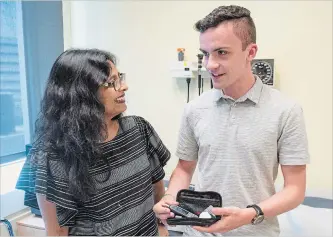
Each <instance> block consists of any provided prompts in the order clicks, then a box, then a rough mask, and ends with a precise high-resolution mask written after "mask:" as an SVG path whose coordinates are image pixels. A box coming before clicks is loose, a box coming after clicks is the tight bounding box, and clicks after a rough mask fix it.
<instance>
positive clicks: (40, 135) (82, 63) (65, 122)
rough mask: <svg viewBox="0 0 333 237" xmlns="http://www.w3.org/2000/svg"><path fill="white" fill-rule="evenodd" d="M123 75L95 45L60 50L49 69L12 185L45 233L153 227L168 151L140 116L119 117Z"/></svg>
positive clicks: (132, 231)
mask: <svg viewBox="0 0 333 237" xmlns="http://www.w3.org/2000/svg"><path fill="white" fill-rule="evenodd" d="M124 79H125V77H124V74H122V73H119V72H118V70H117V68H116V66H115V57H114V56H112V55H111V54H109V53H107V52H105V51H101V50H95V49H93V50H79V49H73V50H68V51H65V52H64V53H62V54H61V55H60V56H59V58H58V59H57V60H56V61H55V63H54V65H53V67H52V69H51V73H50V77H49V80H48V83H47V87H46V91H45V95H44V98H43V101H42V107H41V113H40V117H39V119H38V120H37V128H36V139H35V141H34V143H33V148H32V149H31V151H30V155H29V157H28V159H27V161H26V163H25V165H24V167H23V169H22V171H21V174H20V178H19V180H18V183H17V188H18V189H23V190H25V191H26V199H25V203H26V205H28V206H31V207H35V208H36V207H39V209H40V211H41V214H42V217H43V220H44V222H45V227H46V231H47V234H48V235H52V236H56V235H127V236H135V235H145V236H154V235H157V233H158V226H157V220H156V217H155V215H154V212H153V211H152V208H153V205H154V203H156V202H158V201H159V200H160V198H161V197H162V196H163V194H164V185H163V180H162V179H163V177H164V175H165V173H164V170H163V167H164V166H165V164H166V162H167V161H168V160H169V158H170V152H169V151H168V149H167V148H166V147H165V146H164V144H163V143H162V141H161V140H160V138H159V136H158V135H157V134H156V132H155V131H154V129H153V127H152V126H151V125H150V124H149V123H148V122H147V121H146V120H144V119H143V118H141V117H137V116H128V117H126V116H122V113H123V112H124V111H125V110H126V108H127V107H126V104H125V92H126V91H127V89H128V87H127V85H126V83H125V80H124ZM36 199H37V201H38V206H37V202H36Z"/></svg>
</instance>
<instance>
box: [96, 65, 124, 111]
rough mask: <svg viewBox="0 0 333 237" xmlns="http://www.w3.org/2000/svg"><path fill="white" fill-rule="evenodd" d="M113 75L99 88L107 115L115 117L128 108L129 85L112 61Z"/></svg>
mask: <svg viewBox="0 0 333 237" xmlns="http://www.w3.org/2000/svg"><path fill="white" fill-rule="evenodd" d="M109 63H110V66H111V75H110V76H109V78H108V81H107V83H105V84H104V85H102V86H101V87H100V88H99V96H100V100H101V102H102V103H103V105H104V107H105V116H106V117H107V118H113V117H115V116H117V115H119V114H121V113H123V112H124V111H125V110H126V109H127V105H126V103H125V102H126V101H125V91H127V90H128V86H127V84H126V82H125V81H124V79H123V80H122V76H121V74H120V73H119V72H118V70H117V68H116V67H115V65H114V64H113V63H112V62H111V61H110V62H109Z"/></svg>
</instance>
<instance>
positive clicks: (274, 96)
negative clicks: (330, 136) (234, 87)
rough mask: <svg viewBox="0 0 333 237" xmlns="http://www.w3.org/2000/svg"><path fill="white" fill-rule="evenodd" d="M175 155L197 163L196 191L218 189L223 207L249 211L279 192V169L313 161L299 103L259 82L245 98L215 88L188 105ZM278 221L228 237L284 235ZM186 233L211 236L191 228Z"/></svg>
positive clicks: (257, 81) (270, 220) (231, 232)
mask: <svg viewBox="0 0 333 237" xmlns="http://www.w3.org/2000/svg"><path fill="white" fill-rule="evenodd" d="M176 155H177V157H178V158H179V159H182V160H188V161H195V160H196V161H197V162H198V164H197V167H198V183H196V190H199V191H200V190H201V191H207V190H210V191H217V192H219V193H220V194H221V195H222V199H223V206H225V207H227V206H236V207H240V208H244V207H246V206H247V205H249V204H254V203H259V202H261V201H263V200H265V199H267V198H269V197H270V196H272V195H274V194H275V187H274V181H275V180H276V177H277V173H278V165H279V164H281V165H304V164H307V163H309V154H308V144H307V135H306V130H305V125H304V118H303V112H302V108H301V107H300V105H298V104H297V103H296V102H295V101H293V100H291V99H289V98H287V97H286V96H284V95H283V94H281V93H280V92H279V91H278V90H276V89H273V88H270V87H269V86H266V85H264V84H263V83H262V82H261V80H260V79H258V78H257V79H256V82H255V84H254V85H253V87H252V88H251V89H250V90H249V91H248V92H247V93H246V94H245V95H244V96H243V97H241V98H239V99H237V100H233V99H232V98H231V97H228V96H226V95H224V94H223V92H222V91H221V90H215V89H213V90H210V91H207V92H205V93H204V94H202V95H201V96H200V97H198V98H197V99H195V100H193V101H191V102H190V103H188V104H187V105H186V107H185V110H184V114H183V117H182V121H181V127H180V132H179V139H178V146H177V150H176ZM279 232H280V231H279V224H278V220H277V218H276V217H275V218H270V219H266V220H264V221H263V222H262V223H261V224H259V225H256V226H253V225H246V226H243V227H241V228H238V229H237V230H233V231H230V232H228V233H226V234H224V236H227V235H233V236H235V235H256V236H277V235H279ZM185 235H192V236H193V235H201V236H210V235H209V234H207V233H205V234H204V233H199V232H196V231H195V230H193V229H192V228H189V227H188V228H185Z"/></svg>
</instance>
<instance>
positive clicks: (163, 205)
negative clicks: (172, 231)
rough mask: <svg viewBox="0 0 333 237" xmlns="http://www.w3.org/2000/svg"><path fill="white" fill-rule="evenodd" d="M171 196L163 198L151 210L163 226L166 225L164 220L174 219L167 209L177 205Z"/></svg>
mask: <svg viewBox="0 0 333 237" xmlns="http://www.w3.org/2000/svg"><path fill="white" fill-rule="evenodd" d="M178 204H179V203H178V202H176V201H175V200H174V198H173V196H171V195H166V196H164V197H163V198H162V199H161V200H160V201H159V202H158V203H156V204H155V206H154V208H153V210H154V212H155V214H156V217H157V218H159V219H160V220H161V221H162V223H163V224H164V225H167V223H166V219H168V218H170V217H174V216H175V215H174V214H173V213H172V212H171V211H170V209H169V208H168V207H167V206H168V205H178Z"/></svg>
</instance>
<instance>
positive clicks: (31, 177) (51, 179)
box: [16, 148, 78, 226]
mask: <svg viewBox="0 0 333 237" xmlns="http://www.w3.org/2000/svg"><path fill="white" fill-rule="evenodd" d="M32 149H33V148H32ZM16 189H20V190H23V191H25V198H24V204H25V205H26V206H28V207H32V208H36V209H39V207H38V203H37V197H36V194H41V195H44V196H45V197H46V200H48V201H49V202H52V203H54V204H55V205H56V210H57V217H58V222H59V225H60V226H72V225H74V223H75V222H74V217H75V215H76V214H77V212H78V210H77V204H76V201H74V197H73V195H71V194H70V192H69V190H68V176H67V175H66V172H65V169H64V165H63V164H62V163H61V162H60V161H59V160H57V159H52V158H51V157H50V156H44V155H41V154H40V153H39V154H37V153H33V155H31V153H30V154H29V155H28V156H27V159H26V161H25V163H24V165H23V168H22V170H21V173H20V175H19V179H18V181H17V183H16Z"/></svg>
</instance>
